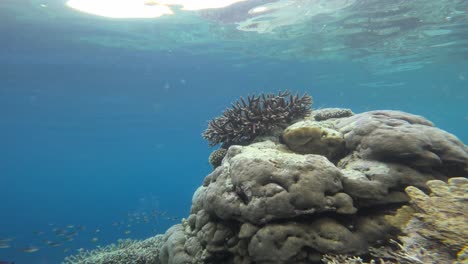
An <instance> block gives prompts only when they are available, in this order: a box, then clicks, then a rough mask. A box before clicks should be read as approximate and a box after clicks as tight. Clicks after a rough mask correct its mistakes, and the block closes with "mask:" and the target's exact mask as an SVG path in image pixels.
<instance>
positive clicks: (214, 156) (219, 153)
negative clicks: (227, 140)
mask: <svg viewBox="0 0 468 264" xmlns="http://www.w3.org/2000/svg"><path fill="white" fill-rule="evenodd" d="M226 153H227V149H225V148H219V149H217V150H215V151H213V152H211V154H210V157H209V158H208V162H209V163H210V164H211V166H213V169H216V168H217V167H219V166H220V165H221V162H222V161H223V159H224V157H225V156H226Z"/></svg>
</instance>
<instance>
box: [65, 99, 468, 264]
mask: <svg viewBox="0 0 468 264" xmlns="http://www.w3.org/2000/svg"><path fill="white" fill-rule="evenodd" d="M254 98H255V97H254ZM241 106H242V107H248V104H243V105H241ZM241 106H239V107H241ZM209 131H211V130H209ZM249 131H250V130H249ZM206 133H207V132H205V135H206ZM207 137H208V138H210V137H209V135H208V136H207ZM226 140H227V141H228V142H229V143H231V142H232V141H230V140H229V139H226ZM218 141H219V142H218ZM218 141H215V142H217V143H222V141H221V140H218ZM212 143H213V142H212ZM229 145H230V146H229V148H227V149H225V150H224V151H222V152H218V153H216V154H215V156H216V160H217V164H213V165H216V166H214V167H215V169H214V171H213V172H212V173H210V174H209V175H208V176H206V178H205V179H204V181H203V183H202V185H201V186H200V187H199V188H198V189H197V191H196V192H195V193H194V195H193V199H192V207H191V211H190V214H189V215H188V216H187V218H185V219H183V220H182V222H181V223H180V224H176V225H174V226H172V227H171V228H170V229H168V230H167V232H166V233H165V234H164V235H158V236H155V237H152V238H149V239H148V240H145V241H130V242H123V243H120V244H119V245H114V246H109V247H106V248H100V249H97V250H95V251H90V252H86V251H85V252H81V253H80V254H78V255H75V256H71V257H68V258H67V259H66V260H65V262H64V263H124V262H125V261H127V262H125V263H155V264H156V263H158V264H159V263H170V264H179V263H180V264H182V263H236V264H237V263H239V264H253V263H255V264H261V263H265V264H267V263H273V264H275V263H278V264H280V263H321V262H325V263H345V262H346V263H364V262H365V261H369V263H373V261H374V260H371V259H375V260H377V261H381V262H382V263H431V262H433V263H450V262H457V261H458V262H457V263H464V261H466V246H467V244H466V243H467V239H468V238H467V237H468V235H467V233H466V231H465V230H466V223H465V221H464V219H466V210H464V209H466V200H467V199H468V196H467V193H466V190H467V188H466V187H467V179H466V177H467V176H468V148H467V146H466V145H464V144H463V143H462V142H461V141H460V140H458V139H457V138H456V137H455V136H454V135H452V134H450V133H448V132H446V131H444V130H441V129H439V128H437V127H435V126H434V125H433V123H432V122H430V121H428V120H426V119H425V118H423V117H421V116H418V115H413V114H409V113H405V112H401V111H390V110H379V111H369V112H363V113H359V114H354V113H353V112H352V111H351V110H349V109H320V110H317V111H312V112H311V114H310V115H307V116H304V118H302V119H300V120H294V121H292V122H291V123H290V124H288V126H287V127H284V128H281V129H280V130H278V129H275V130H272V131H264V133H262V135H260V136H257V137H256V138H253V139H252V140H250V144H244V145H235V144H229ZM220 157H222V160H221V162H219V160H220V159H221V158H220ZM213 159H214V158H213ZM213 159H211V160H213ZM447 204H450V205H453V207H451V209H447ZM398 208H400V209H399V210H397V209H398ZM130 260H131V262H128V261H130ZM122 261H123V262H122Z"/></svg>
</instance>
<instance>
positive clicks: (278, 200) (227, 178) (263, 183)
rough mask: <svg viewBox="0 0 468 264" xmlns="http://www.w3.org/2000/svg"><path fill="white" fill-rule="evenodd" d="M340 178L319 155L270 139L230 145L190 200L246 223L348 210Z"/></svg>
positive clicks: (350, 211)
mask: <svg viewBox="0 0 468 264" xmlns="http://www.w3.org/2000/svg"><path fill="white" fill-rule="evenodd" d="M341 178H342V175H341V172H340V171H339V169H338V168H336V167H335V166H334V165H333V164H332V163H331V162H330V161H328V160H327V159H326V158H325V157H323V156H320V155H312V154H310V155H300V154H296V153H292V152H289V151H288V150H286V149H284V148H283V149H282V148H281V146H280V145H276V144H274V143H273V142H262V143H255V144H252V145H250V146H245V147H242V146H232V147H231V148H229V151H228V154H227V157H226V158H225V159H224V161H223V165H222V166H221V167H220V168H218V169H216V170H215V171H214V172H213V173H212V174H210V175H209V176H208V177H207V178H206V179H205V182H204V186H203V187H202V190H200V192H203V194H202V195H198V196H197V199H195V200H194V201H193V202H194V205H195V206H196V207H203V208H204V209H205V210H207V211H208V212H209V213H211V214H212V215H214V216H217V217H219V218H221V219H225V220H238V221H241V222H245V221H249V222H251V223H266V222H269V221H272V220H279V219H284V218H291V217H296V216H299V215H304V214H312V213H317V212H324V211H333V212H337V213H340V214H353V213H355V212H356V208H354V207H353V202H352V199H351V197H350V196H349V195H347V194H346V193H343V192H342V189H343V187H342V184H341ZM197 203H202V205H200V206H198V205H197Z"/></svg>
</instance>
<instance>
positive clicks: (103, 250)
mask: <svg viewBox="0 0 468 264" xmlns="http://www.w3.org/2000/svg"><path fill="white" fill-rule="evenodd" d="M162 238H163V236H162V235H158V236H155V237H152V238H149V239H146V240H143V241H137V240H131V239H125V240H119V241H118V243H116V244H111V245H108V246H106V247H98V248H97V249H95V250H92V251H85V250H82V251H80V253H78V254H76V255H74V256H69V257H67V258H65V260H64V261H63V264H111V263H132V264H149V263H161V262H159V249H160V248H161V247H162V245H163V244H162Z"/></svg>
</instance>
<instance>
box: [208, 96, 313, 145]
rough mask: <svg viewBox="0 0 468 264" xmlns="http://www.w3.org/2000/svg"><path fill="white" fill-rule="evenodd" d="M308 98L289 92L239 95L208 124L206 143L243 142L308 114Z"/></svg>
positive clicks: (309, 99) (310, 99)
mask: <svg viewBox="0 0 468 264" xmlns="http://www.w3.org/2000/svg"><path fill="white" fill-rule="evenodd" d="M311 105H312V97H311V96H310V95H308V94H304V95H303V96H302V97H299V95H298V94H296V95H292V94H291V93H290V92H288V91H286V92H279V93H278V94H277V95H275V94H261V95H259V96H255V95H253V96H249V97H247V101H246V100H245V99H244V98H242V97H241V98H240V100H238V101H237V102H235V103H233V104H232V108H228V109H226V110H225V111H224V112H223V114H222V115H221V116H219V117H216V118H214V119H213V120H211V121H210V122H209V123H208V128H207V129H206V130H205V131H204V132H203V134H202V136H203V138H205V139H207V140H208V142H209V144H210V146H215V145H217V144H219V143H222V144H223V145H222V146H223V147H224V148H227V147H229V146H231V145H234V144H237V145H245V144H248V143H250V142H251V141H252V140H253V139H254V138H255V137H257V136H259V135H262V134H264V133H266V132H268V131H270V130H272V129H273V128H274V127H278V126H286V125H288V124H289V123H290V122H292V121H293V120H295V119H300V118H304V117H305V116H306V115H308V114H310V111H311V110H310V107H311Z"/></svg>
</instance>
